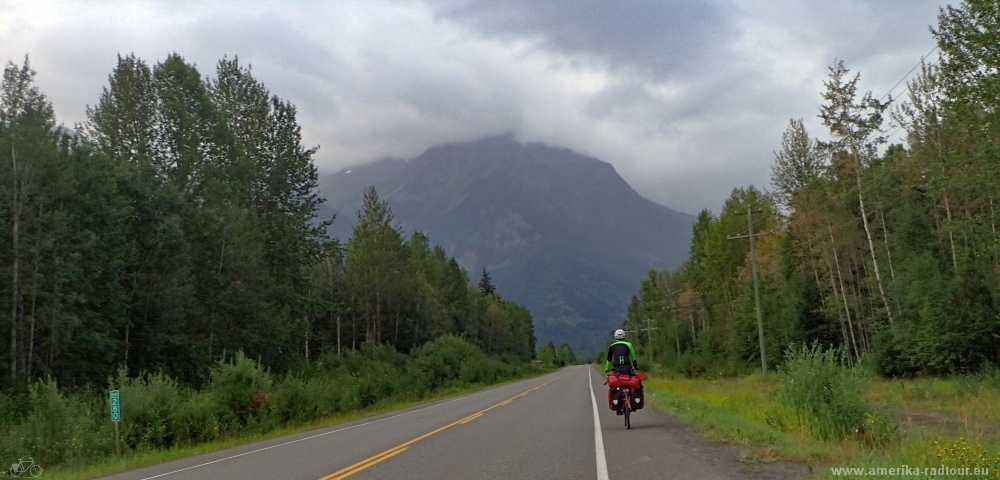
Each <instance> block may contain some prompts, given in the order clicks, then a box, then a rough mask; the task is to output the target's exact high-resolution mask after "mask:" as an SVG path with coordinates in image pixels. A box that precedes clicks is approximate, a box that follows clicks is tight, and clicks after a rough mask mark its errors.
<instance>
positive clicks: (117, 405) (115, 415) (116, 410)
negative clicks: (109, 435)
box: [111, 390, 122, 422]
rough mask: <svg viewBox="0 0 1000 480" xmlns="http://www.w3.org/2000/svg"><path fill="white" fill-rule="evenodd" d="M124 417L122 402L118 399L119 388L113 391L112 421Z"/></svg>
mask: <svg viewBox="0 0 1000 480" xmlns="http://www.w3.org/2000/svg"><path fill="white" fill-rule="evenodd" d="M121 419H122V404H121V401H120V400H119V399H118V390H112V391H111V421H112V422H117V421H120V420H121Z"/></svg>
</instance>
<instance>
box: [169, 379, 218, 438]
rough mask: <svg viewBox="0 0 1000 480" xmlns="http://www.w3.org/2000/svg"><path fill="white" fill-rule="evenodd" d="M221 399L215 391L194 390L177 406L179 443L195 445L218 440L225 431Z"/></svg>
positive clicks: (176, 419) (176, 416) (175, 415)
mask: <svg viewBox="0 0 1000 480" xmlns="http://www.w3.org/2000/svg"><path fill="white" fill-rule="evenodd" d="M221 403H222V402H221V401H220V400H219V399H218V398H217V396H216V395H215V393H213V392H209V391H205V392H194V393H191V394H190V395H189V396H188V397H187V398H186V399H185V400H184V401H183V402H181V403H180V404H179V405H178V406H177V410H176V412H175V413H174V422H175V423H176V425H177V431H176V438H177V444H180V445H195V444H198V443H202V442H210V441H213V440H216V439H218V438H220V437H221V436H222V434H223V433H224V432H223V430H224V427H223V425H222V423H221V422H220V418H222V416H223V413H224V412H223V407H222V406H221Z"/></svg>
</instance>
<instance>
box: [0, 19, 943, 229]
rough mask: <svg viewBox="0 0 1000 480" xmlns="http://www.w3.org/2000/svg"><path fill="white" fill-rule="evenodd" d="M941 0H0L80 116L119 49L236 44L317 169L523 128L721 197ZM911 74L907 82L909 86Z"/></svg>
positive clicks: (653, 183) (671, 187)
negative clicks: (288, 113) (832, 72)
mask: <svg viewBox="0 0 1000 480" xmlns="http://www.w3.org/2000/svg"><path fill="white" fill-rule="evenodd" d="M937 12H938V7H937V4H936V3H932V2H930V1H929V0H914V1H909V0H884V1H868V0H854V1H850V0H844V1H837V2H826V1H799V0H767V1H761V0H755V1H751V0H728V1H722V0H707V1H705V0H685V1H671V2H651V1H638V0H634V1H624V0H623V1H614V2H608V1H597V0H586V1H573V2H565V1H555V0H548V1H530V2H507V1H501V0H482V1H473V0H438V1H427V2H397V1H380V0H372V1H365V2H278V1H255V2H251V3H244V2H233V1H223V0H217V1H207V2H202V1H199V2H194V1H185V2H174V1H160V2H130V3H123V2H57V1H43V0H32V1H17V0H15V1H8V2H6V3H0V19H2V20H0V54H2V55H3V57H5V58H4V59H9V60H13V61H15V62H20V60H21V59H22V58H23V56H24V54H25V53H29V54H30V55H31V61H32V64H33V66H34V67H35V68H36V70H37V71H38V77H37V81H38V84H39V86H40V87H41V89H42V91H43V92H44V93H46V94H47V95H48V96H49V97H50V99H51V100H52V101H53V104H54V106H55V107H56V113H57V117H58V120H59V121H61V122H64V123H67V124H73V123H75V122H78V121H82V120H84V107H85V106H86V105H87V104H94V103H96V101H97V99H98V95H99V93H100V90H101V88H102V87H103V86H104V85H106V83H107V77H108V75H109V74H110V73H111V71H112V69H113V68H114V65H115V62H116V56H117V55H118V54H128V53H135V54H136V55H137V56H139V57H140V58H143V59H144V60H146V61H147V62H149V63H150V64H155V63H157V62H159V61H162V60H163V59H164V58H165V57H166V55H167V54H169V53H171V52H177V53H179V54H180V55H182V56H183V57H184V58H185V59H187V60H188V61H189V62H192V63H194V64H196V65H197V66H198V68H199V71H200V72H201V73H202V75H206V76H210V75H213V74H214V69H215V64H216V62H217V61H218V60H219V59H220V58H222V57H223V56H230V57H232V56H239V58H240V61H241V63H244V64H250V65H252V66H253V72H254V76H255V77H257V78H258V79H259V80H261V81H262V82H264V83H265V84H266V85H267V87H268V88H269V89H270V90H271V92H272V93H273V94H275V95H278V96H279V97H281V98H284V99H286V100H289V101H291V102H292V103H293V104H295V105H296V106H297V107H298V119H299V122H300V123H301V124H302V126H303V135H304V140H305V142H306V143H307V144H309V145H320V146H321V149H320V151H319V153H318V154H317V156H316V160H317V163H318V164H319V165H320V167H321V169H324V170H332V169H336V168H343V167H347V166H351V165H356V164H359V163H364V162H367V161H370V160H372V159H376V158H380V157H384V156H387V155H390V156H399V157H406V156H415V155H417V154H419V153H420V152H422V151H423V150H424V149H426V148H428V147H430V146H432V145H435V144H440V143H445V142H454V141H463V140H472V139H475V138H479V137H484V136H488V135H496V134H502V133H514V134H515V135H516V136H517V138H519V139H520V140H523V141H542V142H545V143H549V144H551V145H553V146H559V147H568V148H571V149H574V150H577V151H579V152H581V153H585V154H588V155H591V156H596V157H598V158H601V159H602V160H605V161H608V162H611V163H612V164H614V165H615V167H616V169H617V170H618V172H619V173H620V174H621V175H622V176H623V177H625V179H626V180H627V181H629V183H631V184H632V185H633V186H634V187H635V188H636V189H637V190H638V191H639V192H640V193H642V194H643V195H645V196H647V197H649V198H651V199H653V200H655V201H658V202H660V203H664V204H666V205H668V206H670V207H673V208H677V209H680V210H684V211H688V212H697V211H698V210H701V209H702V208H710V209H712V210H716V211H717V210H718V209H719V208H720V207H721V205H722V203H723V201H724V200H725V198H727V197H728V196H729V193H730V192H731V190H732V189H733V188H734V187H744V186H747V185H750V184H755V185H757V186H759V187H766V186H767V184H768V179H769V175H770V163H771V161H772V159H773V151H774V150H776V149H777V148H778V146H779V145H780V139H781V133H782V132H783V131H784V129H785V127H786V126H787V124H788V120H789V119H790V118H802V119H803V120H804V121H805V125H806V128H807V129H808V131H809V132H810V134H812V135H813V136H817V137H823V136H824V135H823V129H822V127H821V126H820V124H819V121H818V119H817V118H816V115H817V113H818V108H819V105H820V103H821V101H822V100H821V97H820V93H821V90H822V81H823V80H824V79H825V78H826V74H827V71H826V68H827V66H829V65H831V64H832V63H833V62H834V60H837V59H841V60H844V61H845V64H846V65H847V66H848V68H850V69H851V70H852V71H855V72H860V73H861V75H862V80H861V84H860V88H861V91H867V90H871V91H872V92H873V93H875V94H876V96H880V95H882V94H885V93H887V92H889V91H890V89H892V88H893V87H894V85H895V84H897V82H899V80H900V79H902V78H903V77H904V75H905V74H906V73H907V72H908V71H909V70H910V69H911V68H912V67H913V66H914V65H915V64H916V63H917V62H918V61H919V59H920V57H921V56H922V55H925V54H926V53H927V52H928V51H929V50H930V49H931V48H932V47H933V45H934V41H933V38H932V37H931V35H930V33H929V32H928V30H927V27H928V25H931V24H935V23H936V16H937ZM903 87H905V85H901V86H896V89H895V91H894V92H893V93H894V94H895V95H896V96H899V93H900V92H901V91H902V88H903Z"/></svg>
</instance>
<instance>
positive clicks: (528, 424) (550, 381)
mask: <svg viewBox="0 0 1000 480" xmlns="http://www.w3.org/2000/svg"><path fill="white" fill-rule="evenodd" d="M737 457H738V452H737V450H735V449H733V448H730V447H727V446H724V445H719V444H716V443H713V442H710V441H708V440H705V439H704V438H703V437H701V436H699V435H698V434H696V433H694V432H692V431H691V430H690V429H688V428H687V427H685V426H684V425H682V424H680V423H678V422H677V421H676V420H675V419H673V418H672V417H669V416H667V415H665V414H663V413H660V412H658V411H656V410H654V409H653V408H650V407H647V408H645V409H643V410H640V411H638V412H636V413H634V414H633V415H632V429H631V430H626V429H625V423H624V420H623V418H622V417H620V416H617V415H615V413H614V412H613V411H611V410H609V409H608V407H607V387H606V386H605V385H604V376H603V375H602V374H600V373H599V372H597V371H595V370H593V369H592V368H590V367H589V366H585V365H579V366H573V367H567V368H565V369H562V370H560V371H558V372H556V373H552V374H549V375H546V376H543V377H538V378H534V379H530V380H524V381H520V382H516V383H512V384H508V385H504V386H500V387H496V388H492V389H489V390H485V391H482V392H479V393H475V394H471V395H466V396H463V397H458V398H454V399H450V400H444V401H438V402H433V403H429V404H425V405H421V406H418V407H413V408H409V409H406V410H401V411H397V412H393V413H390V414H385V415H382V416H379V417H373V418H368V419H365V420H359V421H356V422H351V423H346V424H341V425H337V426H334V427H329V428H326V429H321V430H313V431H311V432H306V433H302V434H297V435H291V436H287V437H282V438H279V439H273V440H269V441H265V442H258V443H254V444H250V445H245V446H243V447H238V448H233V449H229V450H224V451H219V452H214V453H210V454H205V455H199V456H196V457H190V458H186V459H183V460H177V461H173V462H168V463H164V464H161V465H156V466H153V467H147V468H142V469H138V470H133V471H130V472H125V473H121V474H118V475H114V476H111V477H107V478H109V479H115V480H133V479H154V478H162V479H165V480H174V479H257V478H260V479H308V480H317V479H322V480H333V479H341V478H348V477H350V478H351V479H357V480H361V479H411V478H412V479H434V480H438V479H463V480H466V479H491V480H492V479H501V478H502V479H517V478H530V479H598V480H605V479H609V478H610V479H615V480H618V479H632V480H635V479H654V478H655V479H661V478H662V479H731V478H750V479H795V478H805V477H806V476H807V474H806V470H805V467H803V466H799V465H793V464H784V463H771V464H744V463H741V462H740V461H739V460H738V458H737Z"/></svg>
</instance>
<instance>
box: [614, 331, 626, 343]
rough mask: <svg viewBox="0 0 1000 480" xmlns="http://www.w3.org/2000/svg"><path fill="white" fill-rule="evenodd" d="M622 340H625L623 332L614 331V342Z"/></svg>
mask: <svg viewBox="0 0 1000 480" xmlns="http://www.w3.org/2000/svg"><path fill="white" fill-rule="evenodd" d="M624 339H625V330H622V329H620V328H619V329H618V330H615V340H624Z"/></svg>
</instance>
